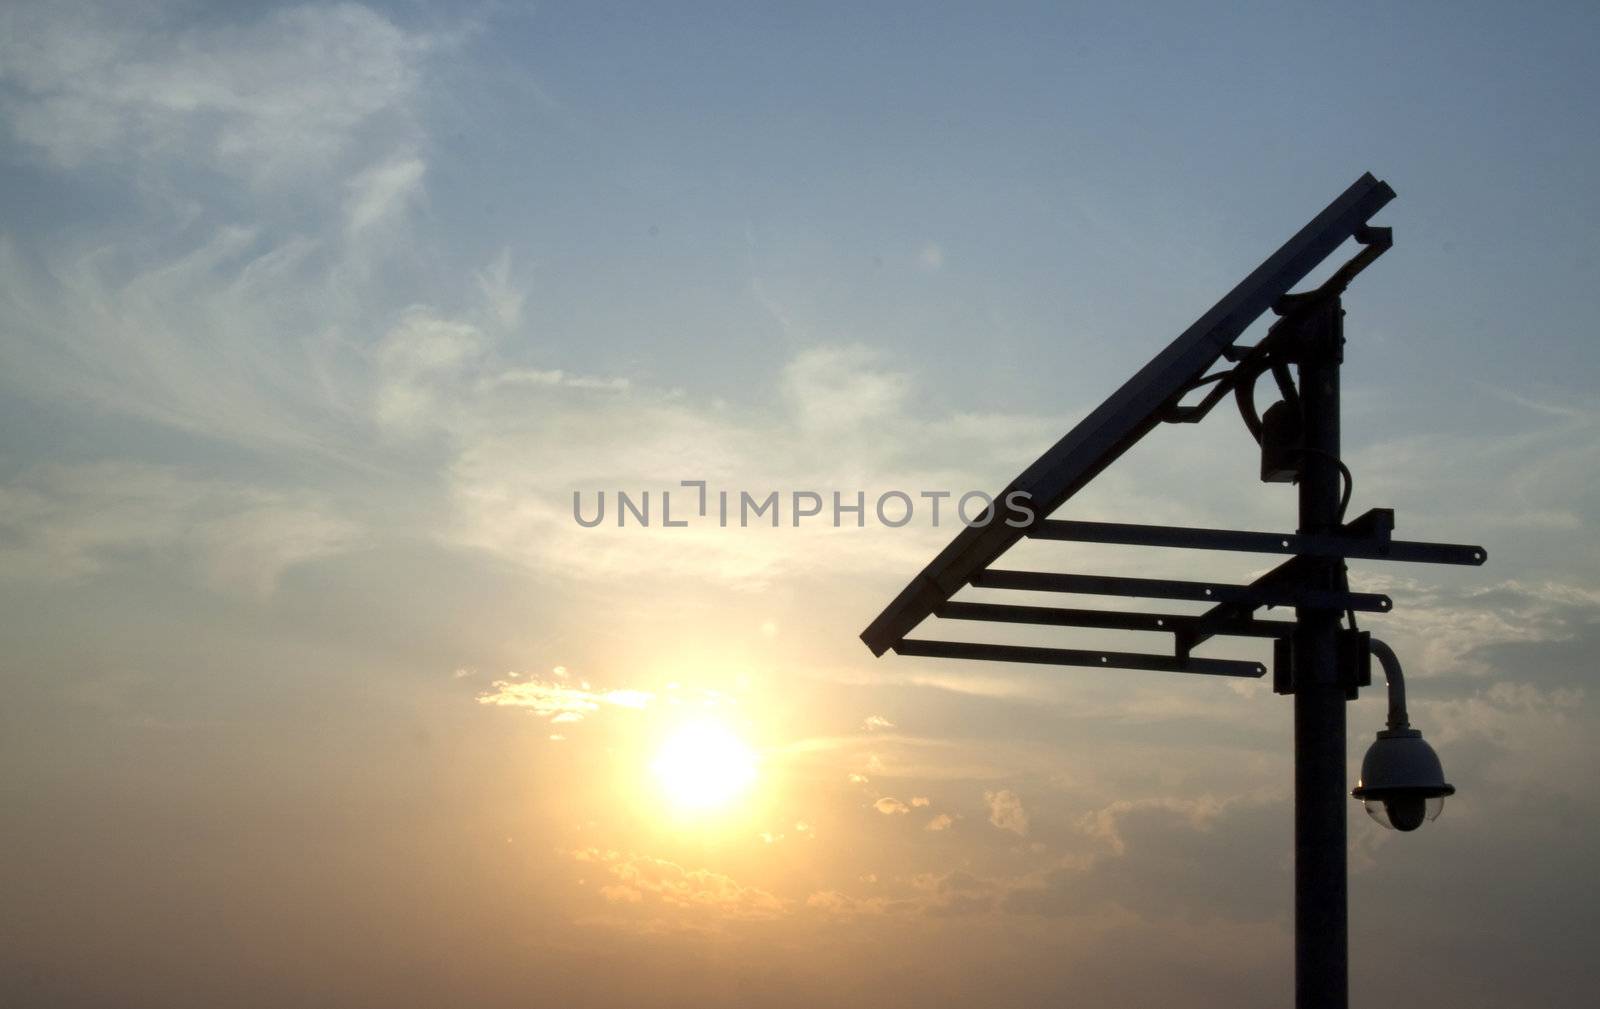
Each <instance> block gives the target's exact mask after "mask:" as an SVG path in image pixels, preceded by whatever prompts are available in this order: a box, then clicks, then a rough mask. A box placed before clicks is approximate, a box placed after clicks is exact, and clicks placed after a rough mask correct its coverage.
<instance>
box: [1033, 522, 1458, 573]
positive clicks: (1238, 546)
mask: <svg viewBox="0 0 1600 1009" xmlns="http://www.w3.org/2000/svg"><path fill="white" fill-rule="evenodd" d="M1028 535H1029V536H1030V537H1032V538H1033V539H1041V540H1064V541H1068V542H1073V543H1117V544H1126V545H1129V546H1148V547H1178V548H1187V549H1191V550H1238V551H1243V552H1246V553H1258V554H1304V555H1306V556H1311V557H1353V558H1359V559H1362V560H1383V561H1408V562H1414V563H1419V564H1467V565H1478V564H1482V563H1483V562H1484V561H1485V560H1486V559H1487V558H1488V552H1487V551H1485V550H1484V549H1483V547H1480V546H1474V545H1472V544H1467V543H1418V542H1412V541H1409V540H1388V539H1376V538H1369V537H1363V538H1356V537H1353V536H1339V535H1334V536H1318V535H1302V534H1299V533H1258V532H1240V531H1236V530H1233V529H1188V528H1183V527H1180V526H1152V525H1136V524H1133V523H1126V522H1080V521H1075V520H1067V519H1045V520H1044V521H1042V522H1040V523H1039V524H1038V525H1036V526H1034V527H1033V528H1032V529H1030V530H1028Z"/></svg>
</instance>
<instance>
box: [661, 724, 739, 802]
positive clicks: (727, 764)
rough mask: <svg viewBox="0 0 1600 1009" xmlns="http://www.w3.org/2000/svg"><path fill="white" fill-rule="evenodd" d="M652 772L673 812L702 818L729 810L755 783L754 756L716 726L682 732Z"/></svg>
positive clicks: (668, 744)
mask: <svg viewBox="0 0 1600 1009" xmlns="http://www.w3.org/2000/svg"><path fill="white" fill-rule="evenodd" d="M650 770H651V772H652V773H653V774H654V775H655V777H656V781H657V782H658V783H659V784H660V786H661V790H662V792H663V793H664V794H665V795H666V797H667V800H668V801H669V802H670V803H671V804H672V805H673V807H674V808H676V809H678V810H679V811H681V812H685V813H700V812H707V811H711V810H715V809H720V808H722V807H724V806H727V805H728V804H730V803H731V802H733V801H734V800H735V799H737V798H739V797H740V796H741V795H743V794H744V793H745V791H746V790H748V789H749V788H750V786H751V785H752V784H754V783H755V780H756V755H755V753H754V752H753V751H752V750H751V749H750V747H748V746H746V745H745V744H744V742H743V741H742V740H740V739H739V737H738V736H736V735H734V734H733V732H731V731H730V730H729V729H728V728H727V726H725V725H722V724H721V723H719V722H714V721H702V722H692V723H689V724H687V725H683V726H680V727H679V728H678V729H677V730H676V731H674V732H673V733H672V735H671V736H668V737H667V740H666V741H665V742H664V743H662V744H661V749H660V750H658V751H657V752H656V756H655V760H653V761H651V763H650Z"/></svg>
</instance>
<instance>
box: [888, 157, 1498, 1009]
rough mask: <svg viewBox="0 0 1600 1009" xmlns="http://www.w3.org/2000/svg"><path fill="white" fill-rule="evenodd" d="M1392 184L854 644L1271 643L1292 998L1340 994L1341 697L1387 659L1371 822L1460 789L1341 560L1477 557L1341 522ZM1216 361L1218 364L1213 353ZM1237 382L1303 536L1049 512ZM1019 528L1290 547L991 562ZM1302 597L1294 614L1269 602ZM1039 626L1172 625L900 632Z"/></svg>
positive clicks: (1169, 367)
mask: <svg viewBox="0 0 1600 1009" xmlns="http://www.w3.org/2000/svg"><path fill="white" fill-rule="evenodd" d="M1393 198H1394V191H1393V190H1391V189H1390V188H1389V186H1388V185H1386V184H1385V183H1383V182H1380V181H1378V180H1377V179H1375V178H1373V177H1372V176H1371V175H1364V176H1362V177H1361V178H1360V179H1358V180H1357V181H1356V182H1355V184H1354V185H1352V186H1351V187H1350V188H1349V189H1347V190H1345V192H1344V193H1342V194H1341V195H1340V196H1339V197H1338V198H1337V199H1335V200H1334V201H1333V202H1332V203H1331V204H1329V205H1328V206H1327V208H1325V209H1324V210H1323V211H1322V213H1320V214H1318V215H1317V216H1316V217H1315V218H1313V219H1312V220H1311V222H1310V223H1309V224H1307V225H1306V226H1305V227H1304V228H1302V229H1301V230H1300V231H1299V232H1298V233H1297V234H1296V235H1295V236H1294V237H1293V238H1291V239H1289V241H1288V242H1286V243H1285V244H1284V245H1283V246H1282V247H1280V248H1279V249H1278V251H1277V252H1275V253H1273V254H1272V255H1271V256H1270V257H1268V259H1267V260H1266V262H1264V263H1262V264H1261V266H1259V267H1257V268H1256V270H1255V271H1254V272H1253V273H1251V274H1250V275H1249V276H1248V277H1246V278H1245V279H1244V280H1243V281H1241V282H1240V283H1239V285H1238V286H1236V287H1235V288H1234V289H1233V290H1232V291H1230V292H1229V293H1228V294H1227V295H1226V296H1225V297H1224V298H1223V299H1222V300H1221V301H1219V302H1218V303H1217V304H1216V305H1214V306H1213V307H1212V308H1211V310H1210V311H1208V312H1206V313H1205V314H1204V315H1202V316H1201V317H1200V318H1199V319H1198V320H1197V321H1196V322H1195V323H1194V325H1192V326H1190V327H1189V328H1188V329H1187V330H1185V331H1184V332H1183V333H1182V334H1181V335H1179V336H1178V338H1177V339H1176V340H1174V341H1173V342H1172V343H1171V344H1169V345H1168V346H1167V348H1166V349H1165V350H1163V351H1162V352H1161V353H1160V354H1158V355H1157V356H1156V357H1155V358H1154V359H1152V360H1151V361H1150V362H1149V363H1148V364H1146V365H1145V366H1144V368H1142V369H1140V371H1139V373H1138V374H1136V375H1135V376H1134V377H1133V378H1132V379H1130V380H1129V381H1128V382H1127V383H1126V384H1124V385H1123V386H1122V388H1121V389H1119V390H1117V392H1115V393H1114V394H1112V396H1111V397H1110V398H1109V399H1107V400H1106V401H1105V402H1104V403H1102V404H1101V405H1100V406H1099V407H1097V408H1096V409H1095V410H1094V411H1093V412H1092V413H1090V414H1089V415H1088V416H1087V417H1086V418H1084V420H1083V421H1082V422H1081V423H1079V424H1078V425H1077V427H1074V428H1073V429H1072V430H1071V431H1069V432H1068V433H1067V434H1066V435H1065V436H1064V437H1063V438H1062V439H1061V440H1060V441H1059V442H1057V443H1056V444H1055V445H1054V446H1053V447H1052V448H1051V449H1050V450H1049V451H1047V452H1046V453H1045V454H1044V455H1043V456H1042V457H1040V458H1039V460H1038V461H1037V462H1035V463H1034V464H1033V465H1032V466H1030V467H1028V469H1026V470H1024V471H1023V472H1022V474H1021V475H1019V476H1018V477H1017V478H1016V479H1015V480H1013V481H1012V482H1011V483H1010V484H1009V485H1007V487H1006V488H1005V489H1004V490H1002V491H1001V492H1000V493H999V494H997V495H995V497H994V499H993V500H995V501H996V502H1010V501H1013V500H1015V499H1014V498H1013V496H1012V495H1014V494H1019V493H1020V494H1024V495H1026V500H1027V501H1028V502H1029V504H1030V507H1031V509H1032V513H1031V514H1024V513H1023V512H1020V511H1018V512H1012V511H1009V510H1005V511H1002V510H999V509H994V510H991V512H990V513H989V515H988V516H987V517H988V521H987V522H986V523H984V524H982V525H977V524H974V525H972V526H969V527H967V528H964V529H963V530H962V531H961V533H960V534H959V535H957V536H956V538H955V539H954V541H952V542H951V543H950V545H949V546H948V547H946V548H945V549H944V550H943V551H941V552H940V553H939V555H938V556H937V557H935V558H934V560H933V561H932V562H931V563H930V564H929V565H928V566H927V567H926V568H925V569H923V571H922V573H921V574H919V575H918V576H917V577H916V578H915V579H914V580H913V581H912V582H911V584H910V585H908V586H906V588H905V589H904V590H903V591H902V592H901V593H900V595H899V596H897V597H896V598H895V600H894V601H893V602H892V603H890V604H889V606H888V608H887V609H885V610H884V611H883V612H882V613H881V614H879V615H878V617H877V619H875V620H874V621H873V622H872V624H871V625H870V626H869V627H868V628H867V629H866V630H865V631H864V632H862V635H861V638H862V640H863V641H865V642H866V644H867V646H868V647H869V648H871V649H872V651H873V653H874V654H875V655H882V654H883V653H884V652H887V651H891V650H892V651H894V652H895V653H897V654H900V655H910V656H924V657H938V658H956V659H978V660H991V661H1004V662H1031V663H1039V664H1044V665H1062V666H1094V667H1097V668H1110V667H1118V668H1124V669H1146V670H1165V671H1171V672H1184V673H1202V674H1210V675H1218V676H1252V677H1259V676H1264V675H1265V674H1266V671H1267V670H1266V666H1265V665H1264V664H1262V663H1259V662H1249V661H1239V660H1233V659H1221V658H1209V657H1202V656H1198V655H1196V654H1194V651H1195V649H1196V648H1198V647H1200V646H1201V645H1203V644H1205V643H1206V642H1207V641H1209V640H1210V639H1211V638H1214V637H1254V638H1266V639H1271V640H1272V642H1273V663H1272V666H1273V689H1274V690H1275V691H1276V692H1277V693H1280V694H1291V695H1293V697H1294V750H1295V753H1294V758H1295V760H1294V764H1295V767H1294V776H1295V1000H1296V1005H1297V1006H1299V1007H1300V1009H1344V1007H1345V1006H1347V1005H1348V977H1349V964H1348V934H1347V906H1348V899H1347V888H1346V882H1347V878H1346V871H1347V868H1346V863H1347V859H1346V844H1347V841H1346V822H1345V810H1346V802H1347V801H1348V800H1347V798H1346V794H1345V785H1346V776H1345V707H1344V706H1345V702H1346V701H1348V700H1351V699H1353V698H1354V697H1355V696H1356V694H1357V691H1358V690H1359V688H1360V687H1363V686H1367V685H1369V684H1370V683H1371V660H1372V658H1373V657H1374V656H1376V657H1377V659H1378V661H1379V664H1380V665H1381V666H1382V667H1383V670H1384V673H1385V676H1386V679H1387V681H1388V685H1389V720H1388V727H1387V728H1386V729H1384V730H1383V731H1381V732H1379V733H1378V737H1377V740H1376V741H1375V742H1374V743H1373V744H1372V747H1371V748H1370V749H1369V750H1368V751H1367V755H1366V759H1365V760H1364V761H1363V762H1362V767H1361V778H1360V782H1359V784H1358V785H1357V787H1356V789H1355V790H1354V792H1352V793H1351V794H1352V795H1353V796H1354V797H1355V798H1357V799H1360V800H1361V801H1362V803H1363V804H1364V805H1365V807H1366V809H1367V812H1368V813H1369V814H1370V815H1372V817H1373V819H1375V820H1377V821H1378V822H1379V823H1381V824H1383V825H1384V826H1385V827H1390V828H1393V829H1395V830H1401V831H1410V830H1415V829H1416V828H1417V827H1419V826H1421V825H1422V823H1424V822H1425V821H1426V820H1430V819H1433V818H1434V817H1436V816H1438V814H1439V810H1440V808H1441V807H1442V805H1443V802H1444V798H1445V796H1448V795H1450V794H1452V793H1453V792H1454V791H1455V789H1454V788H1452V787H1451V786H1450V785H1448V784H1446V783H1445V781H1444V774H1443V772H1442V770H1441V768H1440V765H1439V758H1438V756H1437V755H1436V754H1435V753H1434V752H1433V749H1432V747H1430V746H1429V745H1428V744H1427V743H1426V742H1424V741H1423V739H1422V734H1421V733H1420V732H1418V731H1417V730H1415V729H1413V728H1411V726H1410V723H1409V721H1408V719H1407V715H1406V707H1405V684H1404V680H1403V678H1402V675H1401V671H1400V663H1399V660H1398V659H1397V658H1396V657H1395V654H1394V652H1393V650H1391V649H1390V648H1389V646H1388V645H1386V644H1384V643H1383V642H1382V641H1378V640H1375V639H1373V638H1372V637H1371V635H1370V634H1368V633H1367V632H1365V631H1362V630H1360V629H1359V628H1358V627H1357V624H1356V614H1357V613H1358V612H1375V613H1386V612H1388V611H1389V610H1390V608H1391V607H1392V605H1393V604H1392V601H1391V600H1390V599H1389V597H1387V596H1383V595H1375V594H1371V593H1361V592H1352V591H1351V590H1350V587H1349V584H1348V582H1347V578H1346V561H1347V560H1351V559H1361V560H1378V561H1410V562H1420V563H1433V564H1463V565H1479V564H1482V563H1483V562H1484V561H1485V559H1486V557H1487V555H1486V553H1485V551H1484V549H1483V548H1482V547H1478V546H1470V545H1463V544H1450V543H1420V542H1411V541H1404V540H1396V539H1394V538H1393V536H1392V533H1393V530H1394V512H1393V511H1392V510H1389V509H1385V508H1376V509H1372V510H1371V511H1368V512H1365V513H1363V514H1361V515H1359V516H1357V517H1356V518H1353V519H1348V520H1347V519H1346V517H1345V509H1346V507H1347V506H1348V505H1349V503H1350V496H1351V492H1352V489H1353V481H1352V478H1351V475H1350V471H1349V469H1348V468H1347V467H1346V466H1345V464H1344V463H1343V462H1342V461H1341V460H1340V458H1339V367H1340V365H1341V364H1342V363H1343V360H1344V342H1345V341H1344V308H1343V304H1342V296H1343V294H1344V291H1345V289H1346V287H1347V286H1348V285H1349V284H1350V282H1351V281H1352V280H1354V279H1355V277H1356V275H1357V274H1359V273H1360V272H1361V271H1362V270H1364V269H1365V268H1366V267H1367V266H1369V265H1370V264H1371V263H1372V262H1373V261H1374V260H1375V259H1377V258H1378V257H1379V256H1380V255H1382V254H1383V253H1384V252H1385V251H1386V250H1387V249H1388V248H1389V247H1390V245H1391V244H1392V236H1391V233H1390V230H1389V229H1388V228H1379V227H1373V226H1371V225H1369V224H1368V223H1367V222H1368V220H1369V218H1371V217H1372V215H1373V214H1375V213H1377V211H1378V210H1379V209H1381V208H1382V207H1383V206H1384V205H1385V204H1387V203H1388V202H1389V201H1390V200H1391V199H1393ZM1349 240H1354V241H1355V242H1356V243H1357V244H1359V245H1360V246H1361V248H1360V251H1359V252H1357V253H1356V254H1355V255H1354V256H1353V257H1352V258H1351V259H1350V260H1349V261H1348V262H1346V263H1344V264H1343V265H1342V266H1340V267H1339V268H1338V269H1337V270H1336V271H1335V272H1334V273H1333V275H1332V276H1331V277H1329V278H1328V280H1326V281H1325V282H1323V283H1322V284H1321V285H1319V286H1318V287H1317V288H1316V289H1315V290H1312V291H1307V292H1304V293H1298V294H1290V293H1289V290H1290V288H1291V287H1293V286H1294V285H1295V284H1297V283H1299V282H1300V281H1301V280H1303V279H1304V278H1305V277H1306V275H1307V274H1309V273H1310V272H1311V271H1312V270H1313V269H1315V268H1316V267H1317V265H1318V264H1320V263H1321V262H1322V261H1323V260H1324V259H1326V258H1327V257H1328V256H1329V255H1330V254H1332V253H1333V251H1334V250H1335V249H1337V248H1338V247H1339V246H1340V245H1342V244H1344V243H1345V242H1346V241H1349ZM1268 310H1271V311H1272V312H1273V313H1274V314H1276V315H1277V316H1278V318H1277V320H1276V321H1275V322H1274V323H1273V324H1272V325H1271V326H1270V327H1269V328H1268V330H1267V332H1266V334H1265V335H1264V336H1263V337H1262V338H1261V340H1260V341H1259V342H1257V343H1256V344H1255V345H1253V346H1238V345H1236V343H1235V341H1236V340H1237V339H1238V338H1239V337H1240V336H1241V335H1242V334H1243V332H1244V330H1245V329H1246V328H1247V327H1249V326H1250V325H1251V324H1252V323H1253V322H1254V321H1255V320H1256V319H1257V318H1259V317H1260V316H1262V315H1263V314H1265V313H1266V312H1267V311H1268ZM1219 361H1220V362H1224V366H1223V367H1220V368H1217V369H1216V370H1213V368H1214V366H1216V365H1217V364H1218V362H1219ZM1269 374H1270V375H1271V376H1272V379H1273V384H1274V385H1275V386H1276V389H1277V392H1278V398H1277V400H1276V401H1275V402H1273V403H1272V405H1271V406H1269V407H1268V408H1267V409H1266V410H1265V411H1260V412H1258V411H1257V409H1256V402H1255V396H1256V386H1257V383H1258V380H1260V379H1261V378H1262V377H1264V376H1266V375H1269ZM1229 393H1232V394H1233V396H1234V399H1235V401H1236V402H1237V404H1238V408H1239V413H1240V416H1241V417H1242V418H1243V420H1244V423H1245V426H1246V427H1247V428H1248V429H1249V431H1250V433H1251V434H1252V435H1253V436H1254V438H1255V440H1256V442H1257V444H1258V445H1259V448H1260V454H1261V479H1262V480H1263V481H1265V482H1268V483H1294V484H1297V485H1298V495H1299V527H1298V529H1297V530H1296V531H1295V532H1293V533H1263V532H1240V531H1234V530H1226V529H1186V528H1176V527H1170V526H1152V525H1132V524H1126V523H1116V522H1084V521H1071V520H1064V519H1055V518H1051V517H1050V516H1051V515H1053V514H1054V513H1055V512H1056V511H1057V509H1059V508H1060V507H1061V506H1062V505H1063V504H1065V503H1066V502H1067V501H1068V500H1069V499H1070V498H1071V497H1072V496H1073V495H1074V494H1076V493H1077V492H1078V491H1079V490H1081V489H1082V488H1083V487H1084V486H1086V485H1087V484H1088V483H1089V482H1090V481H1091V480H1092V479H1094V477H1095V476H1097V475H1098V474H1099V473H1100V472H1101V471H1102V470H1103V469H1105V468H1106V467H1107V466H1109V465H1110V464H1111V463H1112V462H1114V461H1115V460H1116V459H1117V458H1118V457H1119V456H1121V455H1122V453H1123V452H1125V451H1127V450H1128V449H1129V448H1130V447H1132V446H1133V445H1134V444H1135V443H1137V442H1138V441H1139V440H1140V439H1141V438H1143V437H1144V436H1145V435H1146V434H1148V433H1150V432H1151V431H1152V430H1154V429H1155V428H1157V427H1158V426H1160V425H1161V424H1163V423H1196V422H1198V421H1200V420H1201V419H1203V418H1204V417H1205V416H1206V414H1208V413H1209V412H1210V411H1211V409H1212V408H1213V407H1214V406H1216V405H1217V403H1219V402H1220V401H1221V400H1222V399H1223V398H1225V397H1226V396H1227V395H1228V394H1229ZM1023 538H1031V539H1045V540H1058V541H1069V542H1087V543H1111V544H1127V545H1138V546H1157V547H1179V548H1189V549H1200V550H1232V551H1246V552H1253V553H1270V554H1286V555H1289V557H1288V560H1286V561H1284V562H1283V563H1281V564H1279V565H1278V566H1277V567H1274V568H1272V569H1271V570H1270V571H1268V572H1267V573H1265V574H1263V575H1261V576H1260V577H1258V578H1256V579H1254V580H1252V581H1251V582H1249V583H1247V584H1243V585H1235V584H1224V583H1218V582H1199V581H1174V580H1169V579H1158V578H1132V577H1119V576H1104V575H1086V574H1068V573H1061V572H1051V571H1019V570H1011V569H1001V568H996V567H994V566H993V565H994V564H995V562H996V561H998V560H999V559H1000V557H1001V555H1002V554H1004V553H1005V552H1006V551H1007V550H1008V549H1009V548H1010V547H1011V546H1013V545H1014V544H1016V543H1017V542H1018V541H1019V540H1021V539H1023ZM968 586H974V587H978V588H986V589H1011V590H1019V591H1027V592H1049V593H1068V594H1088V595H1099V596H1120V597H1142V598H1150V599H1169V600H1187V601H1192V602H1198V603H1203V604H1206V606H1205V608H1203V609H1201V610H1199V611H1198V612H1191V613H1146V612H1119V611H1112V610H1103V609H1076V608H1067V607H1056V606H1036V605H1021V604H1014V603H1003V604H1002V603H989V602H969V601H965V600H958V599H955V598H954V597H955V596H956V594H957V593H958V592H960V591H961V590H962V589H964V588H966V587H968ZM1275 607H1282V608H1293V610H1294V620H1292V621H1290V620H1282V619H1276V620H1274V619H1266V618H1263V617H1260V616H1258V615H1257V613H1258V611H1260V610H1263V609H1271V608H1275ZM930 616H931V617H937V618H940V619H941V620H963V621H988V622H997V623H1009V624H1028V625H1034V626H1041V627H1080V628H1083V627H1088V628H1104V629H1112V630H1122V631H1150V632H1158V633H1163V634H1170V635H1172V645H1173V649H1172V654H1171V655H1165V654H1152V653H1145V652H1124V651H1110V650H1102V649H1080V648H1059V647H1037V646H1024V645H999V644H983V643H978V642H971V641H944V640H930V639H924V638H910V637H907V635H908V634H910V633H911V632H912V631H913V630H915V629H916V628H917V626H918V625H919V624H921V623H922V622H923V621H924V620H925V619H927V618H928V617H930Z"/></svg>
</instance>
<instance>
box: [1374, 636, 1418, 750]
mask: <svg viewBox="0 0 1600 1009" xmlns="http://www.w3.org/2000/svg"><path fill="white" fill-rule="evenodd" d="M1368 651H1370V652H1372V654H1373V655H1376V656H1377V657H1378V662H1379V664H1381V665H1382V666H1383V677H1384V679H1386V680H1388V681H1389V728H1391V729H1406V728H1410V727H1411V722H1410V720H1408V719H1407V717H1406V681H1405V677H1404V676H1403V675H1401V673H1400V659H1399V657H1398V656H1396V655H1395V654H1394V649H1393V648H1390V647H1389V646H1388V645H1387V644H1385V643H1384V642H1382V641H1379V640H1378V639H1377V638H1371V639H1369V640H1368Z"/></svg>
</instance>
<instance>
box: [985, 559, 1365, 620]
mask: <svg viewBox="0 0 1600 1009" xmlns="http://www.w3.org/2000/svg"><path fill="white" fill-rule="evenodd" d="M972 584H973V585H976V586H978V587H980V588H986V589H1020V590H1022V591H1025V592H1075V593H1079V594H1082V595H1092V596H1131V597H1135V598H1138V597H1144V598H1148V599H1192V600H1195V601H1197V602H1210V603H1237V604H1239V605H1243V606H1249V607H1252V608H1254V607H1258V606H1305V607H1308V608H1311V609H1327V610H1359V611H1361V612H1363V613H1387V612H1389V609H1390V607H1391V606H1393V601H1392V600H1390V598H1389V597H1388V596H1383V595H1377V594H1374V593H1369V592H1334V591H1329V590H1326V589H1312V588H1306V587H1304V586H1300V585H1292V584H1282V583H1278V582H1271V583H1268V582H1264V581H1263V582H1262V583H1261V584H1254V585H1225V584H1222V583H1218V582H1185V581H1173V580H1171V579H1166V578H1125V577H1108V576H1106V575H1069V574H1057V573H1055V572H1053V571H996V570H994V569H992V568H991V569H989V570H987V571H980V572H978V574H977V575H976V576H974V577H973V579H972Z"/></svg>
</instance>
